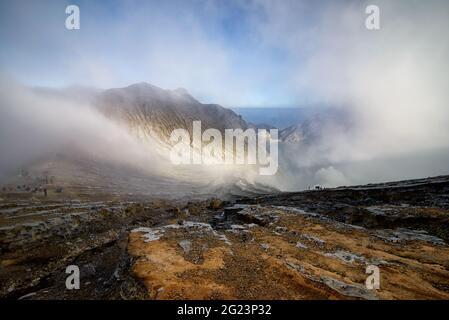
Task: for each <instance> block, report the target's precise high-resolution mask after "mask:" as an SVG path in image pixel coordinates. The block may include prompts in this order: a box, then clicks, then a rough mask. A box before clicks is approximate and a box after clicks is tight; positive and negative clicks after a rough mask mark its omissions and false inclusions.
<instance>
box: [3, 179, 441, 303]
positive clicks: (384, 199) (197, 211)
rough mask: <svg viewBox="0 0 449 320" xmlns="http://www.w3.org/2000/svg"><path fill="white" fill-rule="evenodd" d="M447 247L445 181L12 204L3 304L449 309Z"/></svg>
mask: <svg viewBox="0 0 449 320" xmlns="http://www.w3.org/2000/svg"><path fill="white" fill-rule="evenodd" d="M448 242H449V176H446V177H437V178H429V179H422V180H413V181H406V182H397V183H389V184H380V185H379V184H378V185H368V186H358V187H351V188H337V189H326V190H317V191H306V192H299V193H279V194H271V195H265V196H260V197H256V198H254V197H253V198H248V199H236V200H235V201H232V202H229V201H228V202H223V201H221V200H219V199H212V200H208V201H192V202H182V201H179V202H176V201H164V200H157V201H156V200H153V201H149V202H129V201H117V200H115V201H104V200H103V201H87V200H82V201H81V200H80V201H75V200H70V201H68V200H67V201H62V200H60V201H48V200H47V201H46V200H43V199H27V200H14V199H8V200H2V201H0V248H1V251H0V297H1V298H2V299H449V246H448ZM68 265H77V266H79V268H80V275H81V286H80V289H79V290H68V289H66V286H65V282H66V277H67V276H68V274H66V272H65V271H66V267H67V266H68ZM367 266H377V267H378V268H379V271H380V288H379V289H378V290H376V289H374V290H373V289H371V290H370V289H368V288H367V287H366V285H365V280H366V278H367V276H368V274H366V268H367Z"/></svg>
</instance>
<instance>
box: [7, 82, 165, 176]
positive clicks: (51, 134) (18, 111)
mask: <svg viewBox="0 0 449 320" xmlns="http://www.w3.org/2000/svg"><path fill="white" fill-rule="evenodd" d="M0 136H1V139H0V150H1V154H2V156H1V158H0V177H3V178H8V177H10V176H11V175H13V174H17V173H18V170H19V169H20V168H21V167H22V166H27V165H31V164H33V162H36V161H38V160H41V159H44V160H47V161H48V160H49V159H51V158H52V157H53V156H54V155H55V154H57V153H63V154H64V153H65V154H71V155H75V157H76V156H78V157H87V158H91V159H93V160H95V161H102V162H105V163H116V164H123V165H132V166H133V167H136V168H140V169H142V170H145V172H147V173H149V174H151V173H156V172H158V171H161V170H163V166H162V163H163V161H162V158H160V157H159V155H158V154H157V153H156V152H155V151H154V150H153V149H154V147H153V146H152V142H151V141H146V143H145V144H143V143H142V142H140V141H138V140H137V139H136V138H135V137H133V136H132V135H130V134H129V132H128V131H127V130H126V129H125V128H123V127H120V126H118V125H117V124H115V123H113V122H112V121H110V120H108V119H107V118H106V117H104V116H103V115H102V114H100V113H99V112H98V111H97V110H96V109H95V108H94V107H93V106H92V105H91V100H90V97H89V94H88V91H87V90H86V91H85V92H84V93H82V91H79V90H73V91H70V90H65V91H63V90H45V89H36V88H29V87H26V86H23V85H21V84H19V83H18V82H17V81H15V80H14V79H12V78H10V77H7V76H4V75H3V76H2V77H1V78H0ZM149 163H151V166H149V165H148V164H149ZM150 168H151V170H150Z"/></svg>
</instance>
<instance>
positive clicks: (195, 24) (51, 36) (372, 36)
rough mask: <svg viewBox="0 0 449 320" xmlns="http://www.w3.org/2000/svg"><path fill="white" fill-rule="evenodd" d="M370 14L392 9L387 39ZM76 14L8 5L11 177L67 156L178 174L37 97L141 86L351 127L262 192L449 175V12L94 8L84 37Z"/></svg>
mask: <svg viewBox="0 0 449 320" xmlns="http://www.w3.org/2000/svg"><path fill="white" fill-rule="evenodd" d="M368 4H376V5H378V6H379V8H380V30H376V31H371V30H368V29H366V27H365V19H366V16H367V15H366V14H365V8H366V6H367V5H368ZM64 5H65V4H64V3H61V4H60V3H56V2H53V1H43V2H42V3H40V4H39V5H37V4H30V2H28V1H27V2H21V1H17V2H9V3H7V2H3V3H2V5H1V6H2V7H1V9H2V10H1V12H2V17H1V18H2V19H1V21H2V22H1V23H2V28H1V30H0V37H1V39H2V43H3V48H2V49H3V50H2V53H1V55H0V61H1V69H2V70H4V71H6V72H8V74H10V75H12V78H10V77H8V78H6V77H5V76H3V77H2V79H1V82H0V90H1V92H0V93H1V95H0V99H1V101H0V102H1V105H0V108H1V119H0V122H1V123H0V125H1V127H0V130H1V139H0V150H1V153H2V157H1V159H0V175H1V174H3V175H5V174H6V172H9V171H11V170H13V168H14V167H17V166H19V165H21V163H22V162H24V163H25V162H27V161H31V159H33V158H35V157H37V156H38V155H41V154H42V153H44V154H45V153H50V152H55V150H59V149H61V148H68V147H70V148H74V149H81V150H83V152H85V153H87V154H90V155H93V156H95V157H102V156H105V155H108V156H109V157H110V158H111V159H115V160H117V161H119V162H125V163H126V162H130V161H131V163H132V165H133V166H138V167H144V168H145V164H147V163H148V162H149V161H150V162H152V163H154V167H153V169H152V170H154V171H155V172H162V171H170V170H171V169H170V168H168V167H167V166H166V165H165V164H164V161H163V160H162V161H158V160H157V158H158V157H159V155H157V154H155V152H154V151H155V150H156V149H155V148H153V147H152V145H151V142H150V143H149V145H147V146H146V147H142V145H141V144H140V142H139V141H136V140H135V139H134V137H132V136H130V135H129V134H128V133H127V132H126V130H124V129H123V128H120V127H118V126H117V125H116V124H114V123H111V122H110V121H108V120H107V119H105V118H104V117H103V116H102V115H100V114H99V113H97V112H96V111H95V110H93V109H92V108H90V107H89V102H88V99H84V98H82V97H81V98H80V97H77V98H76V99H75V98H74V97H73V96H71V97H70V98H69V99H67V96H66V97H59V98H58V97H57V96H52V97H48V96H47V97H45V95H42V94H37V93H36V91H35V90H33V89H30V87H33V86H53V87H64V86H67V85H71V84H77V85H82V86H86V87H99V88H109V87H120V86H126V85H129V84H131V83H135V82H140V81H147V82H150V83H152V84H154V85H157V86H160V87H163V88H168V89H174V88H176V87H185V88H187V89H188V90H189V92H191V93H192V94H193V96H195V97H196V98H198V99H200V100H201V101H203V102H214V103H219V104H222V105H225V106H228V107H231V106H232V107H238V106H242V105H254V106H264V105H280V106H282V105H285V104H286V103H288V104H290V105H291V104H294V105H298V106H302V107H308V108H310V107H312V106H314V105H320V106H326V108H330V109H334V110H337V111H338V112H339V113H341V114H344V115H346V117H347V118H346V120H345V121H344V122H341V121H340V120H341V119H335V121H333V122H332V121H328V122H326V124H325V126H323V128H322V131H321V132H320V137H319V138H318V139H317V140H316V141H314V143H313V144H312V145H302V146H290V145H282V146H281V147H280V159H279V166H280V170H279V174H278V175H277V176H275V177H270V178H269V177H263V178H261V177H254V176H253V174H252V173H248V174H247V175H248V176H250V177H251V180H252V181H255V180H258V181H263V182H266V183H269V184H272V185H275V186H277V187H279V188H281V189H283V190H297V189H304V188H307V187H308V186H311V185H314V184H322V185H324V186H329V187H331V186H337V185H348V184H358V183H368V182H373V181H385V180H395V179H403V178H404V179H405V178H413V177H423V176H429V175H438V174H447V173H449V167H448V166H447V165H446V163H448V162H447V161H446V160H447V159H448V158H449V157H448V156H447V155H448V152H447V150H449V106H448V102H449V96H448V95H449V80H448V74H449V61H448V59H447V57H449V40H448V39H449V38H448V37H447V35H446V33H447V30H449V19H448V17H449V2H447V1H445V0H431V1H425V2H424V1H417V0H398V1H385V0H383V1H381V0H379V1H375V3H371V1H350V0H348V1H338V2H337V1H320V2H316V1H296V0H285V1H269V0H252V1H231V2H220V1H205V2H203V1H192V2H188V1H167V2H166V3H165V2H164V4H161V3H160V2H157V3H156V2H151V1H150V2H145V3H137V2H133V1H130V2H126V3H123V4H122V5H120V6H119V8H116V11H113V10H112V11H111V10H110V9H111V8H103V7H102V6H103V5H100V4H96V5H92V4H89V5H87V4H85V5H84V6H82V8H81V15H82V17H83V18H82V19H83V20H82V23H81V29H80V31H79V32H78V33H76V32H73V33H70V32H67V30H65V29H64V28H62V26H63V23H62V22H61V21H64V19H65V16H64V10H63V9H64ZM25 6H31V8H32V10H31V9H30V10H24V7H25ZM105 9H108V10H105ZM19 83H21V84H19ZM22 83H23V84H26V85H25V86H24V85H22ZM81 109H82V110H83V112H80V110H81ZM298 112H299V111H298ZM62 120H64V121H62ZM148 150H152V151H150V152H148ZM131 159H132V160H131ZM159 163H161V165H159ZM142 164H143V165H142ZM147 169H148V168H146V170H147ZM211 171H213V170H211ZM243 171H244V170H243ZM243 171H242V170H240V173H241V172H243ZM240 173H239V174H240Z"/></svg>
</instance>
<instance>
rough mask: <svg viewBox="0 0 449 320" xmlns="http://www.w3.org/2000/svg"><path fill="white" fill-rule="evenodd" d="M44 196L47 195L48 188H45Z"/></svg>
mask: <svg viewBox="0 0 449 320" xmlns="http://www.w3.org/2000/svg"><path fill="white" fill-rule="evenodd" d="M44 196H47V188H44Z"/></svg>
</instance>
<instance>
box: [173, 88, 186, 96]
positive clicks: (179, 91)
mask: <svg viewBox="0 0 449 320" xmlns="http://www.w3.org/2000/svg"><path fill="white" fill-rule="evenodd" d="M173 92H174V93H178V94H181V95H187V96H190V93H189V92H188V91H187V89H186V88H177V89H175V90H173Z"/></svg>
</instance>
